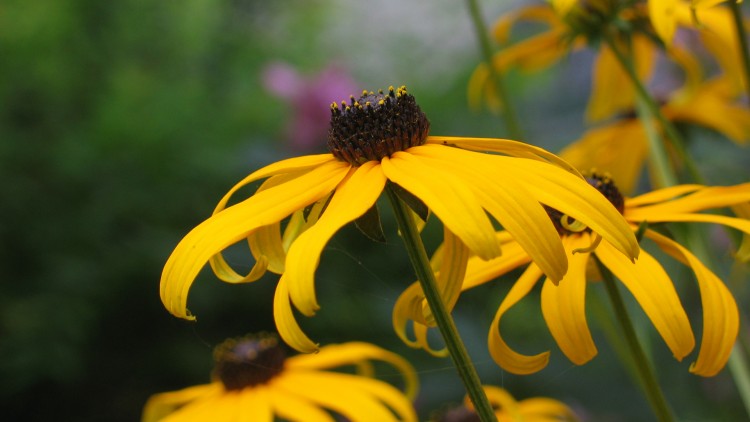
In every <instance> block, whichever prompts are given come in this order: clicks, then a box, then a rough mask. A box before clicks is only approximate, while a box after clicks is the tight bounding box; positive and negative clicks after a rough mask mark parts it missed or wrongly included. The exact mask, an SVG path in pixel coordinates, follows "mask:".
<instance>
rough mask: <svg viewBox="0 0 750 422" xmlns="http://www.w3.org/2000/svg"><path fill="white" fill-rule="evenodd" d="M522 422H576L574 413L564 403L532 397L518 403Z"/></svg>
mask: <svg viewBox="0 0 750 422" xmlns="http://www.w3.org/2000/svg"><path fill="white" fill-rule="evenodd" d="M518 407H519V413H521V414H522V415H523V416H524V421H528V422H533V421H539V422H542V421H544V422H563V421H570V422H573V421H577V420H578V417H576V415H575V413H573V411H572V410H571V409H570V408H569V407H568V406H566V405H565V404H564V403H562V402H559V401H557V400H553V399H549V398H545V397H532V398H529V399H525V400H521V401H520V402H519V403H518Z"/></svg>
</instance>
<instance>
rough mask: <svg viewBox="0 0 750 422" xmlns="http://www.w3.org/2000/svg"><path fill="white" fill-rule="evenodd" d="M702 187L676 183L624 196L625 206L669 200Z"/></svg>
mask: <svg viewBox="0 0 750 422" xmlns="http://www.w3.org/2000/svg"><path fill="white" fill-rule="evenodd" d="M704 187H705V186H703V185H677V186H670V187H666V188H663V189H657V190H652V191H650V192H646V193H644V194H642V195H638V196H636V197H633V198H625V208H626V209H629V208H636V207H641V206H644V205H650V204H658V203H660V202H664V201H669V200H671V199H674V198H678V197H680V196H683V195H687V194H689V193H692V192H696V191H699V190H701V189H703V188H704Z"/></svg>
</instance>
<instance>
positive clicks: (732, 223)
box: [626, 212, 750, 233]
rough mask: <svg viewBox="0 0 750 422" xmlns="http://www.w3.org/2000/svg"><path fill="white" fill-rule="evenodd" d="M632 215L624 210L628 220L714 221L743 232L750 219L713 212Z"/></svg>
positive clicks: (747, 227) (652, 221)
mask: <svg viewBox="0 0 750 422" xmlns="http://www.w3.org/2000/svg"><path fill="white" fill-rule="evenodd" d="M633 214H635V215H633V216H631V215H630V213H627V212H626V215H627V217H628V220H629V221H648V222H649V223H662V222H675V223H678V222H692V223H714V224H721V225H724V226H727V227H732V228H734V229H737V230H740V231H741V232H743V233H750V221H748V220H745V219H742V218H734V217H725V216H723V215H713V214H661V213H654V215H648V214H650V213H640V212H638V213H636V212H634V213H633Z"/></svg>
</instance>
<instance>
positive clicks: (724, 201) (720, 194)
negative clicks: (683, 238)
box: [626, 183, 750, 221]
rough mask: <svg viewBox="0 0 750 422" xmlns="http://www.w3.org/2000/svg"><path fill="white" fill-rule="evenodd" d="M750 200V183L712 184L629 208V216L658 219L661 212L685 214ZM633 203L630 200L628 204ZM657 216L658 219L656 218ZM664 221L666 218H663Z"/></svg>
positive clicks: (650, 219)
mask: <svg viewBox="0 0 750 422" xmlns="http://www.w3.org/2000/svg"><path fill="white" fill-rule="evenodd" d="M746 202H750V183H743V184H740V185H735V186H712V187H702V188H701V189H696V190H695V191H692V192H691V193H690V194H688V195H685V196H682V197H679V198H675V199H672V200H669V201H666V200H665V201H663V202H659V203H654V204H651V205H646V206H641V207H638V208H628V210H627V213H626V215H627V218H630V217H631V216H633V217H632V218H637V219H643V220H647V221H658V220H656V219H658V218H659V214H684V213H691V212H696V211H703V210H707V209H712V208H724V207H728V206H730V205H737V204H742V203H746ZM632 204H633V203H632V202H628V206H631V205H632ZM655 218H656V219H655ZM661 221H664V220H661Z"/></svg>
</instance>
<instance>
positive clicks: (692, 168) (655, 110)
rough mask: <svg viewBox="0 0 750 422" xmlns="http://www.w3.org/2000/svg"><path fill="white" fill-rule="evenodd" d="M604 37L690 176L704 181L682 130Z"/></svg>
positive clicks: (700, 181)
mask: <svg viewBox="0 0 750 422" xmlns="http://www.w3.org/2000/svg"><path fill="white" fill-rule="evenodd" d="M602 38H603V40H604V42H605V43H606V44H607V46H608V47H609V48H610V50H612V53H613V54H614V55H615V57H616V58H617V61H618V62H619V63H620V66H622V68H623V70H625V73H626V74H627V75H628V78H629V79H630V82H632V83H633V86H634V87H635V90H636V93H637V94H638V97H639V98H640V100H641V101H642V102H643V104H644V105H645V107H644V108H646V109H648V111H650V113H651V116H653V117H654V118H655V119H656V120H657V121H658V122H659V124H660V125H661V127H662V129H663V130H664V132H665V133H666V135H667V139H668V140H669V141H670V143H671V145H672V147H674V149H675V151H676V152H677V154H678V155H679V156H680V158H681V159H682V162H683V163H684V164H685V167H686V168H687V170H688V172H689V173H690V176H691V177H692V178H693V180H694V181H695V182H697V183H702V182H703V177H702V176H701V175H700V172H699V171H698V168H697V166H696V165H695V162H693V159H692V158H691V157H690V155H689V154H688V153H687V151H686V150H685V141H684V140H683V139H682V135H680V132H679V131H677V128H676V127H675V126H674V125H673V124H672V122H671V121H669V119H667V118H666V117H664V114H663V113H662V112H661V109H660V108H659V104H657V103H656V101H655V100H654V99H653V98H652V97H651V95H650V94H649V93H648V91H647V90H646V87H645V86H644V85H643V83H641V80H640V79H639V78H638V74H637V73H636V72H635V69H633V65H632V64H631V62H630V60H628V58H627V57H625V55H624V54H623V53H622V51H620V49H619V48H618V47H617V45H616V43H615V41H614V40H613V39H612V38H611V37H610V36H608V35H605V36H603V37H602ZM661 144H662V145H661V146H660V148H661V149H664V145H663V142H662V143H661ZM662 154H663V155H664V156H665V157H666V151H664V152H663V153H662Z"/></svg>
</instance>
